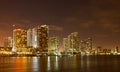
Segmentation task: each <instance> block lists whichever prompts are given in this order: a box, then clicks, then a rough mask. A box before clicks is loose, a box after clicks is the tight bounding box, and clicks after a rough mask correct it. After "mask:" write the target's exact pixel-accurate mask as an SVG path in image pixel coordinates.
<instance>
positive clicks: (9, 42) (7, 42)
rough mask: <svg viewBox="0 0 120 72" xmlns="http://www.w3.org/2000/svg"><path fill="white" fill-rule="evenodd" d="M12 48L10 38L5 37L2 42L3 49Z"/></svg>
mask: <svg viewBox="0 0 120 72" xmlns="http://www.w3.org/2000/svg"><path fill="white" fill-rule="evenodd" d="M12 46H13V40H12V37H7V38H6V39H5V41H4V47H12Z"/></svg>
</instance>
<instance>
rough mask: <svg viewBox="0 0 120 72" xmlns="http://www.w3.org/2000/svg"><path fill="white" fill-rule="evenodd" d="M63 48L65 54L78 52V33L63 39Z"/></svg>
mask: <svg viewBox="0 0 120 72" xmlns="http://www.w3.org/2000/svg"><path fill="white" fill-rule="evenodd" d="M63 46H64V48H65V50H66V51H67V52H68V51H72V52H78V51H79V35H78V32H73V33H71V34H70V35H68V37H67V38H64V39H63Z"/></svg>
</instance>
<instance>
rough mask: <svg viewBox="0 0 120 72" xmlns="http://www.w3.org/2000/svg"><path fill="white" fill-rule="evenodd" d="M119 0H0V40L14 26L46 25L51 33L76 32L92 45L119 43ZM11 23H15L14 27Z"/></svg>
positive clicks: (114, 44)
mask: <svg viewBox="0 0 120 72" xmlns="http://www.w3.org/2000/svg"><path fill="white" fill-rule="evenodd" d="M119 3H120V0H0V42H1V44H2V43H3V39H4V38H5V37H7V36H12V29H14V28H18V27H20V28H25V29H28V28H33V27H35V26H36V25H41V24H48V25H50V27H51V30H52V31H51V32H50V33H51V35H59V36H60V37H61V38H62V37H66V36H67V35H68V34H70V33H71V32H74V31H78V32H79V34H80V39H81V40H83V39H86V38H87V37H89V36H91V37H92V38H93V43H94V47H96V46H102V47H104V48H113V47H115V46H120V38H119V37H120V4H119ZM13 25H16V26H15V27H13Z"/></svg>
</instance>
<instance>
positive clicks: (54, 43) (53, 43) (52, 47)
mask: <svg viewBox="0 0 120 72" xmlns="http://www.w3.org/2000/svg"><path fill="white" fill-rule="evenodd" d="M58 43H59V39H58V37H50V38H49V49H48V50H49V53H50V54H56V53H57V52H58Z"/></svg>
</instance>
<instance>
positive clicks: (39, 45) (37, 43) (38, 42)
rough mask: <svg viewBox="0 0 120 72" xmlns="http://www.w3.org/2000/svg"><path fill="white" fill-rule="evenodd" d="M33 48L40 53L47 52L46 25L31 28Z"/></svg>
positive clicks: (47, 32)
mask: <svg viewBox="0 0 120 72" xmlns="http://www.w3.org/2000/svg"><path fill="white" fill-rule="evenodd" d="M32 31H33V33H32V37H33V41H32V42H33V47H34V48H36V49H37V51H39V52H41V53H46V52H48V34H49V28H48V26H47V25H41V26H37V27H35V28H33V30H32Z"/></svg>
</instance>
